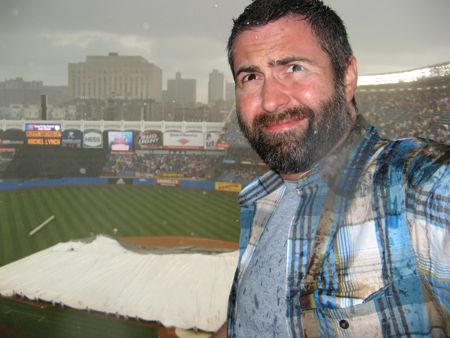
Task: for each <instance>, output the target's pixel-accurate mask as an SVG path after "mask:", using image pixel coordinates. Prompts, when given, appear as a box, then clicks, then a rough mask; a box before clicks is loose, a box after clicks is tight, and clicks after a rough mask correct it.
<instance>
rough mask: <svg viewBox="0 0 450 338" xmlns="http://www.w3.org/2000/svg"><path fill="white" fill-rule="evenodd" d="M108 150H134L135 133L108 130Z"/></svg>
mask: <svg viewBox="0 0 450 338" xmlns="http://www.w3.org/2000/svg"><path fill="white" fill-rule="evenodd" d="M107 135H108V150H109V151H111V152H116V151H120V152H127V151H133V145H134V134H133V132H132V131H112V130H108V134H107Z"/></svg>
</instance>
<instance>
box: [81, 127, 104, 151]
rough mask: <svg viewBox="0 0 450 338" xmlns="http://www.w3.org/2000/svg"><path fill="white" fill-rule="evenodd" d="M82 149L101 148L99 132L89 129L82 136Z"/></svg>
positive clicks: (101, 137) (100, 133) (101, 141)
mask: <svg viewBox="0 0 450 338" xmlns="http://www.w3.org/2000/svg"><path fill="white" fill-rule="evenodd" d="M83 148H91V149H94V148H95V149H98V148H103V136H102V132H101V131H100V130H96V129H89V130H86V131H85V132H84V134H83Z"/></svg>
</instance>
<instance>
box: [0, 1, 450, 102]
mask: <svg viewBox="0 0 450 338" xmlns="http://www.w3.org/2000/svg"><path fill="white" fill-rule="evenodd" d="M248 3H249V0H215V1H211V0H198V1H179V0H173V1H170V2H164V1H161V0H152V1H146V0H132V1H129V2H127V7H126V8H124V7H123V3H122V2H120V1H118V0H113V1H106V0H97V1H93V2H88V1H85V0H80V1H78V2H71V1H51V0H43V1H39V2H29V1H25V0H18V1H17V0H16V1H13V0H4V1H2V2H1V3H0V47H1V49H2V51H3V52H2V53H1V54H0V81H4V80H7V79H11V78H16V77H22V78H24V79H25V80H27V81H33V80H41V81H43V82H44V84H45V85H67V84H68V78H67V77H68V74H67V73H68V72H67V64H69V63H73V62H80V61H82V60H84V59H85V57H86V56H87V55H107V54H108V53H109V52H117V53H119V54H120V55H136V56H142V57H144V58H145V59H146V60H148V61H149V62H150V63H154V64H156V65H158V66H159V67H160V68H161V69H162V70H163V89H167V88H166V85H167V80H168V79H170V78H173V77H174V76H175V74H176V73H177V72H181V73H182V74H183V77H185V78H195V79H197V100H198V101H200V102H207V95H208V75H209V73H210V72H211V70H212V69H218V70H219V71H220V72H222V73H223V74H224V76H225V82H230V81H232V77H231V73H230V70H229V69H228V65H227V60H226V52H225V45H226V40H227V38H228V34H229V30H230V29H231V24H232V18H233V17H236V16H237V15H238V14H239V13H240V12H242V10H243V9H244V7H245V6H246V5H247V4H248ZM325 3H327V4H329V5H330V6H331V7H332V8H334V9H335V10H336V11H337V12H338V14H340V15H341V16H342V18H343V20H344V22H345V23H346V26H347V29H348V32H349V37H350V41H351V43H352V46H353V50H354V53H355V55H356V57H357V59H358V61H359V71H360V74H362V75H367V74H375V73H388V72H394V71H404V70H410V69H414V68H419V67H423V66H427V65H432V64H437V63H442V62H447V61H449V55H450V39H448V31H450V22H449V20H448V19H447V18H446V16H447V14H448V13H449V12H450V1H448V0H433V1H432V2H429V1H425V0H397V1H395V2H388V0H382V1H377V2H362V1H356V0H345V1H344V0H326V1H325Z"/></svg>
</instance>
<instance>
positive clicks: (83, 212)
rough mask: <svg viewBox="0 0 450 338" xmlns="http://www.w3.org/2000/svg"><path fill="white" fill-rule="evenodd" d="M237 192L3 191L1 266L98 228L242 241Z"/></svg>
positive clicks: (120, 188)
mask: <svg viewBox="0 0 450 338" xmlns="http://www.w3.org/2000/svg"><path fill="white" fill-rule="evenodd" d="M236 198H237V195H236V194H234V193H224V192H216V191H201V190H190V189H182V188H169V187H160V186H156V187H133V186H127V185H122V186H119V185H112V186H82V187H79V186H76V187H64V188H61V187H59V188H43V189H31V190H18V191H7V192H0V266H2V265H5V264H7V263H10V262H13V261H15V260H17V259H19V258H22V257H25V256H28V255H30V254H32V253H34V252H37V251H39V250H42V249H45V248H48V247H50V246H52V245H54V244H56V243H58V242H65V241H69V240H73V239H80V238H86V237H90V236H93V235H96V234H105V235H109V236H114V237H126V236H194V237H204V238H211V239H221V240H228V241H235V242H237V241H238V237H239V221H238V219H239V211H238V205H237V200H236ZM52 215H55V219H54V220H53V221H51V222H50V223H49V224H48V225H47V226H46V227H44V228H43V229H42V230H40V231H39V232H37V233H36V234H35V235H34V236H31V237H30V236H29V235H28V234H29V232H30V231H31V230H33V229H34V228H35V227H37V226H38V225H39V224H41V223H42V222H44V221H45V220H46V219H48V218H49V217H50V216H52ZM114 229H117V231H116V232H114Z"/></svg>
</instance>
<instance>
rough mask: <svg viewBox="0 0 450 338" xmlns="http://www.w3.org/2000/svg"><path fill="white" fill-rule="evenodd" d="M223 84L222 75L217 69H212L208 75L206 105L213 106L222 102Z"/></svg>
mask: <svg viewBox="0 0 450 338" xmlns="http://www.w3.org/2000/svg"><path fill="white" fill-rule="evenodd" d="M223 83H224V76H223V73H221V72H219V71H218V70H217V69H213V71H212V72H211V73H209V81H208V104H215V103H218V102H222V101H223Z"/></svg>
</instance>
